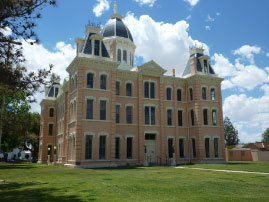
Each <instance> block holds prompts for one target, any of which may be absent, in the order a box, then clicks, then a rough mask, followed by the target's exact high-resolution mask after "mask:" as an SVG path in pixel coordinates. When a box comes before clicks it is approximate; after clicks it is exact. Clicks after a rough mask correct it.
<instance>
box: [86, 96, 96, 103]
mask: <svg viewBox="0 0 269 202" xmlns="http://www.w3.org/2000/svg"><path fill="white" fill-rule="evenodd" d="M87 100H93V101H94V102H96V97H94V96H85V101H87Z"/></svg>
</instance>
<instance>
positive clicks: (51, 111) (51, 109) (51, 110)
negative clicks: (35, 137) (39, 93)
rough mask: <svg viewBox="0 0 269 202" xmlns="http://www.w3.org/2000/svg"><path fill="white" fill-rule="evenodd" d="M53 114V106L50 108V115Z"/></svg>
mask: <svg viewBox="0 0 269 202" xmlns="http://www.w3.org/2000/svg"><path fill="white" fill-rule="evenodd" d="M53 116H54V108H50V117H53Z"/></svg>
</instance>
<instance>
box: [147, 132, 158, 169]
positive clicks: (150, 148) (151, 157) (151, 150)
mask: <svg viewBox="0 0 269 202" xmlns="http://www.w3.org/2000/svg"><path fill="white" fill-rule="evenodd" d="M145 149H146V151H145V152H146V155H147V161H148V163H149V164H152V163H157V158H156V134H150V133H148V134H145Z"/></svg>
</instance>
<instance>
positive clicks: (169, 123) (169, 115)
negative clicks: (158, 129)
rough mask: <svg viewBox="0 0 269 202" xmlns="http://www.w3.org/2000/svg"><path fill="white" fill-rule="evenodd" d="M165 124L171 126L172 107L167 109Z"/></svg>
mask: <svg viewBox="0 0 269 202" xmlns="http://www.w3.org/2000/svg"><path fill="white" fill-rule="evenodd" d="M167 125H168V126H172V109H168V110H167Z"/></svg>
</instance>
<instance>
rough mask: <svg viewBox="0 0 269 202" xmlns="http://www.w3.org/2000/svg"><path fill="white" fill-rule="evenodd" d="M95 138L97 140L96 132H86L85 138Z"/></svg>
mask: <svg viewBox="0 0 269 202" xmlns="http://www.w3.org/2000/svg"><path fill="white" fill-rule="evenodd" d="M88 135H89V136H93V138H95V132H85V133H84V136H88Z"/></svg>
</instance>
